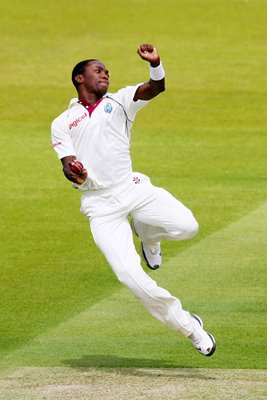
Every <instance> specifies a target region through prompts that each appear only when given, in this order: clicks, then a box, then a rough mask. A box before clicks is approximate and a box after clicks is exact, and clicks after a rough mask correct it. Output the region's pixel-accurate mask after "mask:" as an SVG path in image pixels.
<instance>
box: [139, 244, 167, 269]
mask: <svg viewBox="0 0 267 400" xmlns="http://www.w3.org/2000/svg"><path fill="white" fill-rule="evenodd" d="M141 251H142V254H143V257H144V260H145V262H146V265H147V266H148V267H149V268H151V269H158V268H159V267H160V266H161V263H162V257H161V247H160V243H157V244H155V245H153V246H151V245H149V244H147V243H145V242H141Z"/></svg>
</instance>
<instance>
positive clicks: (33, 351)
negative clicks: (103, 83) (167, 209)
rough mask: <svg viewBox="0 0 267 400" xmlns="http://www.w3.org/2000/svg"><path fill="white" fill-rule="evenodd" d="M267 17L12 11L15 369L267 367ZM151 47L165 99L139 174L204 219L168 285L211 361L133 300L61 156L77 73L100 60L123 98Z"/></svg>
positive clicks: (170, 270)
mask: <svg viewBox="0 0 267 400" xmlns="http://www.w3.org/2000/svg"><path fill="white" fill-rule="evenodd" d="M266 12H267V3H266V2H265V1H260V0H253V1H245V0H244V1H242V0H222V1H216V0H184V1H182V0H177V1H174V0H173V1H171V0H167V1H165V2H160V1H158V0H157V1H153V7H152V6H151V2H149V1H142V0H135V1H122V0H119V1H115V2H113V3H111V2H108V1H106V0H104V1H102V2H101V5H100V4H97V3H96V2H93V1H83V0H77V1H76V2H75V5H74V4H73V2H70V1H62V0H59V1H56V2H55V1H52V0H47V1H45V0H43V1H40V2H38V4H37V3H36V2H35V1H30V0H25V1H23V2H20V1H15V0H13V1H12V0H11V1H9V2H4V1H1V16H0V31H1V45H2V46H1V47H2V49H1V51H2V54H1V56H2V57H1V58H2V60H1V64H0V76H1V81H0V82H1V83H0V85H1V97H0V105H1V122H0V148H1V150H0V151H1V163H2V168H1V172H0V174H1V181H2V189H1V190H2V196H1V209H0V218H1V233H0V243H1V252H0V265H1V286H0V298H1V304H0V337H1V340H0V355H2V357H3V362H2V363H1V366H2V367H5V363H7V364H9V363H10V364H11V365H12V366H14V367H15V366H16V363H18V365H21V366H23V365H24V364H25V365H31V364H32V365H39V364H40V365H58V364H60V365H61V364H62V363H63V364H65V365H66V364H67V365H70V366H72V365H73V364H75V363H76V364H77V365H80V364H85V365H88V366H101V365H102V364H104V365H105V366H126V365H128V363H130V364H131V365H135V364H137V366H151V367H152V366H157V367H160V366H162V367H165V366H182V367H186V366H196V367H197V366H202V367H203V366H204V367H211V368H213V367H218V368H227V367H231V368H264V358H263V356H264V354H263V353H262V350H261V349H262V343H264V340H266V337H265V331H266V329H265V331H264V330H263V329H262V324H263V317H264V309H263V304H264V301H266V295H264V290H263V289H264V287H265V286H264V285H266V277H265V275H264V263H265V259H264V254H265V247H266V245H265V244H264V243H266V231H264V225H262V224H263V218H264V217H265V219H266V208H265V207H264V206H263V205H262V204H263V203H264V201H266V111H267V106H266V83H267V78H266V66H267V55H266V51H265V48H266V21H265V19H266V18H265V16H266ZM150 41H151V42H153V43H154V44H155V45H156V46H157V47H158V49H159V51H160V53H161V55H162V59H163V61H164V67H165V70H166V73H167V90H166V93H164V94H163V95H161V96H160V97H159V98H158V99H156V100H155V101H154V102H152V103H151V104H150V105H149V106H147V108H146V109H145V110H143V111H142V112H140V115H138V117H137V119H136V123H135V126H134V129H133V136H132V153H133V162H134V166H135V168H136V169H137V170H140V171H142V172H144V173H147V174H149V175H150V176H151V179H152V181H153V182H154V183H156V184H159V185H162V186H164V187H166V188H167V189H169V190H170V191H171V192H172V193H173V194H175V195H176V196H178V197H179V198H181V200H182V201H184V202H185V204H187V205H188V206H189V207H190V208H191V209H192V210H193V211H194V213H195V215H196V217H197V219H198V221H199V222H200V232H199V234H198V236H197V237H196V238H194V239H192V240H190V241H186V242H183V243H167V244H166V245H165V246H164V260H165V263H166V268H163V269H162V271H159V274H158V276H159V279H160V282H161V283H162V285H164V286H166V287H167V288H171V289H172V290H174V291H175V292H176V293H177V294H178V295H179V296H180V297H181V299H182V301H183V302H184V303H185V305H188V307H189V306H190V308H191V306H192V307H193V308H194V311H198V310H199V311H200V312H201V315H203V317H204V320H206V321H207V323H208V325H209V327H210V328H212V330H213V331H214V333H215V334H216V336H217V337H218V341H219V344H220V346H219V348H218V353H217V355H216V357H214V359H210V360H206V359H201V358H199V356H198V355H197V354H192V351H191V348H190V345H189V344H188V343H187V342H185V341H184V340H183V339H182V340H180V339H178V338H177V335H176V334H175V333H174V332H170V331H168V330H167V329H166V328H165V327H163V326H161V325H160V324H159V323H158V322H157V321H154V320H153V319H152V318H151V317H150V316H149V315H147V314H146V312H145V311H144V310H143V308H142V307H141V306H139V304H137V303H136V301H135V300H134V299H132V298H131V296H129V295H128V292H127V291H126V290H124V289H121V285H120V284H119V283H118V282H117V280H116V278H115V277H114V276H113V275H112V273H111V271H110V269H109V267H108V266H107V265H106V262H105V260H104V257H103V256H102V255H101V254H100V253H99V252H98V250H97V249H96V248H95V246H94V244H93V241H92V238H91V235H90V232H89V230H88V226H87V221H86V219H84V217H83V216H82V215H80V213H79V193H77V192H76V191H74V190H72V189H71V188H70V186H69V184H68V182H67V181H66V180H64V178H63V175H62V172H61V167H60V163H59V162H58V160H57V159H56V155H55V153H54V152H53V150H52V149H51V145H50V123H51V120H52V119H53V118H54V117H56V116H57V115H58V114H59V113H60V112H61V111H63V110H64V109H65V107H66V106H67V104H68V101H69V98H70V97H72V96H75V91H74V89H72V86H71V83H70V71H71V68H72V67H73V65H74V64H75V63H76V62H77V61H80V60H81V59H84V58H88V57H96V58H100V59H102V60H103V61H104V62H105V63H106V64H107V66H108V68H109V70H110V72H111V88H110V89H111V90H116V89H118V88H119V87H121V86H123V85H126V84H131V83H136V82H139V81H143V80H146V79H147V78H148V68H147V66H146V65H145V63H144V62H142V61H141V60H140V59H139V58H138V56H137V55H136V48H137V46H138V45H139V44H140V43H142V42H150ZM254 217H255V218H254ZM259 225H260V226H261V228H259ZM264 239H265V242H264ZM193 267H194V268H193ZM180 268H181V271H182V274H181V273H180ZM198 268H199V270H200V271H201V273H200V275H197V276H196V270H197V269H198ZM173 274H175V276H176V275H177V276H179V281H178V282H176V281H174V280H173V276H174V275H173ZM180 274H181V275H180ZM215 289H218V290H219V292H218V294H217V293H216V292H214V290H215ZM122 305H123V307H122ZM107 311H108V312H107ZM121 312H122V314H120V313H121ZM103 320H104V323H103ZM109 321H110V324H108V322H109ZM140 321H141V323H140ZM107 324H108V328H107ZM69 328H70V330H69ZM83 328H85V329H84V330H83ZM144 331H145V334H144V333H143V332H144ZM122 332H125V333H122ZM55 335H56V337H55ZM231 338H233V339H234V340H231ZM132 343H133V344H132ZM177 346H178V349H181V350H182V357H181V351H180V350H177ZM29 349H30V351H28V350H29ZM220 349H221V350H220ZM8 360H9V361H8ZM75 360H76V361H75ZM140 360H141V361H140ZM142 360H143V361H142ZM140 364H141V365H140ZM265 366H266V364H265Z"/></svg>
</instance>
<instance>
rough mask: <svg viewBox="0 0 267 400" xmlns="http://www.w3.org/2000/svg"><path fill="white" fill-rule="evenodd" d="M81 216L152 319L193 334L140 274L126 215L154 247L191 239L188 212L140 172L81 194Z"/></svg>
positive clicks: (193, 227) (187, 320)
mask: <svg viewBox="0 0 267 400" xmlns="http://www.w3.org/2000/svg"><path fill="white" fill-rule="evenodd" d="M81 212H82V213H83V214H84V215H86V216H87V217H88V218H89V222H90V227H91V231H92V235H93V238H94V240H95V243H96V245H97V246H98V247H99V248H100V250H101V251H102V252H103V254H104V255H105V257H106V259H107V261H108V263H109V264H110V266H111V268H112V270H113V272H114V273H115V274H116V276H117V278H118V279H119V281H120V282H122V283H123V284H124V285H125V286H127V287H128V288H129V289H130V291H131V292H132V293H133V294H134V296H136V297H137V298H138V299H139V300H140V301H141V303H142V304H143V305H144V306H145V308H146V309H147V310H148V311H149V312H150V313H151V314H152V315H153V316H154V317H156V318H157V319H159V320H160V321H161V322H163V323H164V324H166V325H167V326H169V327H170V328H171V329H173V330H176V331H179V332H181V333H182V334H183V335H185V336H189V335H190V334H191V333H192V332H193V321H192V318H191V315H190V313H189V312H188V311H185V310H183V308H182V305H181V302H180V300H179V299H177V298H176V297H174V296H172V295H171V293H169V292H168V291H167V290H165V289H163V288H161V287H159V286H158V285H157V283H156V282H155V281H154V280H153V279H151V277H150V276H149V275H148V274H146V273H145V271H144V270H143V268H142V266H141V260H140V257H139V255H138V253H137V251H136V249H135V245H134V242H133V233H132V230H131V227H130V224H129V221H128V216H129V215H131V216H132V217H133V218H134V221H135V226H136V228H137V231H138V235H139V238H140V240H141V241H144V242H146V243H148V244H155V243H157V242H159V241H161V240H182V239H187V238H189V237H192V236H194V235H195V234H196V233H197V231H198V223H197V221H196V220H195V218H194V216H193V214H192V212H191V211H190V210H189V209H188V208H186V207H185V206H184V205H183V204H182V203H181V202H180V201H178V200H177V199H176V198H174V197H173V196H172V195H171V194H170V193H168V192H167V191H166V190H164V189H162V188H158V187H155V186H153V185H152V184H151V182H150V179H149V178H148V177H147V176H145V175H143V174H140V173H133V174H132V177H131V178H130V179H129V180H127V181H125V182H123V183H121V184H119V185H116V186H113V187H112V188H108V189H99V190H92V191H85V192H83V195H82V199H81Z"/></svg>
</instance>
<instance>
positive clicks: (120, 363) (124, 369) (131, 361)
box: [62, 354, 214, 380]
mask: <svg viewBox="0 0 267 400" xmlns="http://www.w3.org/2000/svg"><path fill="white" fill-rule="evenodd" d="M62 363H63V364H65V365H66V366H68V367H71V368H77V369H82V370H86V369H91V368H99V369H103V370H108V371H109V372H111V371H112V369H113V370H114V373H116V374H118V373H119V374H122V375H135V376H138V375H140V376H144V375H147V376H151V375H153V376H162V375H164V376H166V377H167V376H172V377H174V376H175V377H177V378H178V377H180V378H189V379H196V378H197V379H203V380H214V378H212V377H211V376H209V374H203V371H202V372H201V371H199V370H198V369H196V368H192V367H188V366H185V365H181V366H179V365H178V366H177V365H175V366H174V364H173V363H172V362H171V361H164V360H152V359H145V358H124V357H118V356H115V355H112V356H111V355H100V354H96V355H87V356H83V357H82V358H79V359H72V360H63V361H62ZM140 369H142V370H140ZM144 369H145V370H144ZM146 369H147V370H146ZM149 369H151V371H149ZM181 370H183V371H181Z"/></svg>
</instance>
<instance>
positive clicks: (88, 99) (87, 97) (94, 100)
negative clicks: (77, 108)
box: [78, 90, 102, 106]
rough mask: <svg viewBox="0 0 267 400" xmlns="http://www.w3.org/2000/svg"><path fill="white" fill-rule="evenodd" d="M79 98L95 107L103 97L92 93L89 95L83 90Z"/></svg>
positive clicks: (79, 93)
mask: <svg viewBox="0 0 267 400" xmlns="http://www.w3.org/2000/svg"><path fill="white" fill-rule="evenodd" d="M78 97H79V100H85V101H86V102H87V103H88V104H90V105H91V106H94V105H95V104H96V103H97V102H98V101H99V100H100V99H101V98H102V95H101V94H97V93H92V92H91V93H88V92H86V91H84V90H83V91H79V92H78Z"/></svg>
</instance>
